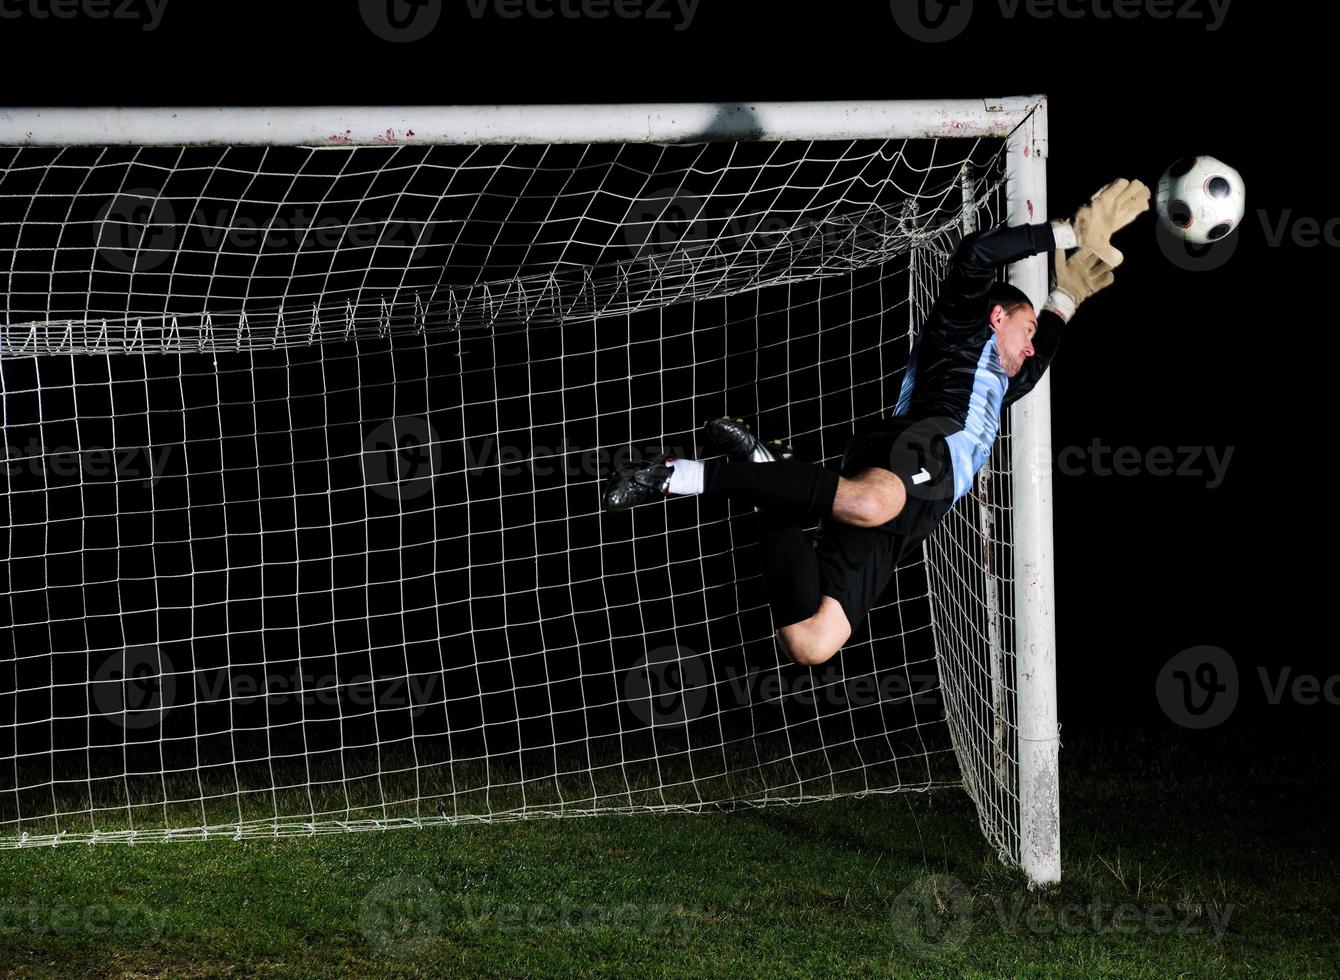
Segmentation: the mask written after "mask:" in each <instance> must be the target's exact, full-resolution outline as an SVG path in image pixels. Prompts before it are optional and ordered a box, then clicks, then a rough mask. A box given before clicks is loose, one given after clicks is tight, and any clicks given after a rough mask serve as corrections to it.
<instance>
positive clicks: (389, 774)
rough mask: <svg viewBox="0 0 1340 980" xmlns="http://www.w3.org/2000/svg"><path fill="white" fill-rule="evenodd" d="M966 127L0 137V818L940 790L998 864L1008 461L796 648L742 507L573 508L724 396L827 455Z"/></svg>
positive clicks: (882, 386)
mask: <svg viewBox="0 0 1340 980" xmlns="http://www.w3.org/2000/svg"><path fill="white" fill-rule="evenodd" d="M1001 158H1002V146H1001V143H1000V141H998V140H997V141H985V140H971V139H965V140H938V141H937V140H925V141H911V142H904V141H856V142H851V141H848V142H843V143H810V142H782V143H750V142H741V143H710V144H696V145H673V146H658V145H581V146H567V145H564V146H479V147H453V146H433V147H406V146H370V147H348V146H331V147H293V148H274V147H270V148H253V147H175V148H164V147H155V148H149V147H140V148H114V147H65V148H37V147H29V148H7V149H0V293H3V296H4V308H3V320H2V322H3V328H0V329H2V330H3V333H2V334H0V352H2V353H3V354H4V360H3V362H2V363H0V367H2V369H3V373H2V387H0V397H2V398H3V410H4V429H5V446H6V458H7V467H6V474H5V483H4V486H3V497H2V499H3V501H4V527H3V537H4V541H5V559H6V560H5V562H4V569H5V570H4V576H5V577H4V580H3V589H4V601H3V602H0V616H3V618H4V624H3V625H4V629H3V636H4V646H3V647H2V648H0V845H3V846H12V845H16V844H24V843H27V844H37V843H50V842H53V841H57V840H66V841H69V840H80V841H88V840H124V839H132V838H133V839H161V838H164V837H172V838H183V837H198V836H214V835H221V836H230V837H231V836H253V835H280V834H292V833H316V832H327V831H339V830H352V829H365V828H371V827H388V826H399V825H420V824H431V823H434V822H453V821H464V820H484V819H489V820H496V819H510V818H520V817H533V816H554V815H575V814H584V813H591V812H600V811H610V810H622V811H640V810H663V809H675V810H681V809H703V808H707V807H729V806H735V805H742V804H749V805H752V804H766V803H774V802H783V801H786V802H795V801H800V800H812V799H821V798H828V797H832V796H835V795H842V794H859V793H869V792H887V791H894V790H908V789H912V790H920V789H926V788H929V787H933V786H940V785H957V784H960V783H962V784H963V785H966V787H967V789H968V790H969V792H970V793H971V794H972V795H973V797H974V799H975V800H976V802H977V804H978V806H979V812H980V814H981V818H982V823H983V827H984V829H985V830H986V832H987V834H988V836H989V837H990V839H991V840H992V841H993V842H994V843H995V844H997V845H998V846H999V847H1000V848H1001V850H1002V853H1003V854H1005V855H1006V856H1011V857H1017V847H1018V845H1017V833H1018V832H1017V822H1018V817H1017V809H1018V803H1017V795H1016V791H1015V788H1014V787H1015V782H1016V776H1015V765H1016V763H1015V759H1016V751H1015V745H1014V718H1013V714H1012V712H1013V701H1014V678H1013V663H1014V661H1013V655H1012V648H1013V643H1012V640H1013V622H1012V618H1011V610H1012V592H1011V568H1012V565H1011V561H1010V558H1009V551H1008V548H1009V544H1008V538H1009V530H1010V513H1009V494H1008V490H1009V470H1008V466H1007V465H1006V463H1007V461H1008V454H1007V453H1006V454H1002V453H1001V452H999V451H998V452H997V454H996V459H995V460H993V463H992V466H993V471H992V472H993V476H991V477H990V478H989V479H984V480H982V481H981V482H980V485H979V488H978V492H977V493H976V494H974V495H973V496H972V497H970V498H968V499H966V500H964V501H961V502H960V504H959V505H958V507H957V508H956V509H955V512H954V513H953V515H951V517H950V519H949V521H948V522H947V523H946V526H945V527H943V528H941V529H940V530H939V531H938V532H937V533H936V535H935V537H934V538H933V539H932V541H931V542H930V543H929V544H928V546H927V556H928V561H926V562H917V563H915V564H913V565H911V566H908V567H907V568H904V569H903V570H901V571H900V573H899V575H898V577H897V579H896V581H895V582H894V583H893V585H892V586H891V587H890V590H889V592H888V594H887V595H886V596H885V601H884V602H883V603H882V604H881V605H880V606H878V607H877V608H876V609H875V610H874V611H873V612H872V613H871V615H870V617H869V619H868V620H867V622H866V624H864V625H863V626H862V627H861V628H860V629H859V630H858V631H857V633H856V634H855V635H854V636H853V638H852V640H851V642H850V643H849V644H848V646H847V648H846V649H845V650H844V651H843V652H842V654H841V655H840V656H839V657H838V658H837V659H836V660H835V661H833V662H832V663H831V664H830V665H829V666H827V667H825V668H820V669H814V670H809V669H803V668H798V667H795V666H792V665H790V664H788V663H785V662H784V661H783V660H782V659H779V655H778V651H777V650H776V648H775V646H774V642H773V640H772V636H771V634H772V627H771V622H770V619H769V615H768V611H767V606H766V603H765V602H764V599H763V594H762V587H761V582H760V580H759V578H758V576H757V571H756V567H755V562H756V555H755V553H754V552H755V535H754V528H753V523H752V522H753V519H754V518H753V515H752V513H750V512H747V511H741V512H739V513H731V512H730V511H729V510H728V508H727V507H725V506H723V505H717V504H713V503H711V502H706V501H701V500H696V499H687V500H677V501H672V502H670V503H669V504H668V505H667V506H664V507H646V508H640V509H638V510H636V511H634V512H633V513H632V514H631V516H630V515H618V516H608V515H604V514H602V513H601V511H600V486H601V482H602V475H603V473H604V472H605V471H606V470H607V469H608V466H609V464H610V463H611V462H612V461H613V460H616V459H617V458H618V457H619V456H620V455H621V454H626V453H629V452H637V453H644V454H645V453H650V452H653V451H656V450H659V449H661V448H662V447H664V448H667V449H671V450H675V449H677V450H680V451H681V452H682V453H683V454H685V455H689V454H694V455H696V454H698V450H699V448H700V447H699V446H698V445H697V442H698V427H699V426H700V424H701V423H702V422H703V421H704V420H705V419H707V418H710V417H713V416H715V415H722V414H732V415H742V416H745V417H748V418H750V419H751V420H753V421H754V422H755V424H756V425H757V426H758V428H759V430H760V431H761V432H762V433H763V434H764V435H765V436H767V437H768V438H785V439H787V440H789V441H791V442H792V443H794V445H795V446H796V448H797V451H798V453H799V454H800V455H801V456H804V457H809V458H814V459H823V460H826V461H830V462H835V461H836V459H837V458H838V457H839V456H840V455H841V452H842V449H843V445H844V443H845V441H846V438H847V437H848V435H849V434H850V432H851V428H852V425H853V423H854V422H857V421H859V420H862V419H868V418H871V417H873V416H876V415H880V414H887V413H888V412H889V411H890V410H891V409H892V406H893V404H894V403H895V402H896V400H897V394H898V390H899V384H900V381H901V375H902V369H903V367H904V366H905V363H906V360H907V355H908V351H909V348H910V341H911V337H912V331H913V330H914V328H915V327H916V326H917V325H918V324H919V323H920V321H921V319H922V318H923V317H924V315H925V313H926V311H927V310H928V309H929V305H930V303H931V301H932V300H933V298H934V294H935V289H936V282H937V280H938V277H939V275H940V274H941V273H942V272H943V268H944V263H945V260H946V258H947V256H948V255H949V254H950V252H951V251H952V249H953V247H954V245H955V244H956V242H957V240H958V238H959V237H960V236H961V234H962V228H963V223H964V221H965V220H967V219H968V218H970V217H971V216H972V215H976V216H977V217H978V219H979V220H981V221H983V222H989V221H997V220H1000V218H1001V208H1000V203H1001V181H1002V159H1001ZM968 175H971V179H968ZM937 659H938V670H937ZM946 719H947V721H946ZM955 753H957V759H956V758H955Z"/></svg>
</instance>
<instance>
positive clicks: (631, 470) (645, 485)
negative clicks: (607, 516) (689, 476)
mask: <svg viewBox="0 0 1340 980" xmlns="http://www.w3.org/2000/svg"><path fill="white" fill-rule="evenodd" d="M669 459H671V457H670V456H666V455H664V454H662V455H660V456H653V457H652V458H651V459H649V460H647V461H646V462H645V463H632V462H629V463H624V464H623V465H622V466H620V467H619V468H618V469H617V470H615V471H614V473H613V474H612V475H611V476H610V478H609V482H608V483H606V484H605V510H607V511H609V512H610V513H611V514H617V513H619V512H620V511H625V510H628V509H629V508H630V507H636V506H637V505H638V504H646V503H650V502H651V501H653V500H664V499H665V498H666V497H668V496H669V495H670V474H671V473H673V472H674V471H675V468H674V466H673V465H668V464H667V462H666V461H667V460H669Z"/></svg>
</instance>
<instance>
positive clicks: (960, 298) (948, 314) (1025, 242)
mask: <svg viewBox="0 0 1340 980" xmlns="http://www.w3.org/2000/svg"><path fill="white" fill-rule="evenodd" d="M1056 238H1057V233H1056V231H1055V229H1054V228H1053V226H1052V225H1050V224H1039V225H1015V226H1014V227H1012V228H1011V227H1007V226H1005V225H998V226H997V227H995V228H990V229H987V230H985V231H979V232H974V233H973V234H971V235H968V236H967V237H966V238H964V239H963V241H962V242H961V243H959V247H958V251H956V252H955V253H954V257H953V258H952V259H951V260H950V263H949V272H948V274H947V275H946V276H945V281H944V284H943V285H942V286H941V288H940V298H939V300H938V301H937V302H936V306H935V311H934V314H933V315H932V321H933V322H934V321H938V322H936V323H935V325H936V326H938V327H940V328H941V329H945V330H947V331H948V332H951V333H952V332H955V331H958V330H977V329H979V328H980V326H981V323H982V320H983V319H985V317H986V314H987V312H988V311H987V310H986V309H985V306H986V296H987V293H988V292H990V290H991V287H992V285H994V284H995V282H996V280H997V276H998V274H999V272H1000V267H1001V266H1002V265H1006V264H1008V263H1010V262H1016V261H1018V260H1019V259H1026V258H1028V257H1029V256H1030V255H1037V254H1038V253H1039V252H1050V251H1052V250H1053V249H1054V248H1056V246H1057V241H1056ZM1038 329H1039V330H1041V324H1039V326H1038Z"/></svg>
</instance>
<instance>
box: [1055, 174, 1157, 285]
mask: <svg viewBox="0 0 1340 980" xmlns="http://www.w3.org/2000/svg"><path fill="white" fill-rule="evenodd" d="M1148 210H1149V188H1148V187H1146V186H1145V185H1144V184H1143V183H1141V182H1140V181H1138V180H1126V179H1125V178H1124V177H1123V178H1121V179H1119V180H1114V181H1113V182H1112V183H1110V184H1108V185H1107V186H1106V187H1104V188H1103V189H1102V190H1100V191H1099V192H1098V193H1096V194H1094V196H1093V197H1091V198H1090V199H1089V203H1088V204H1086V205H1084V207H1082V208H1080V209H1079V210H1078V211H1077V212H1075V218H1074V222H1073V224H1074V227H1075V237H1076V239H1077V240H1078V242H1079V245H1080V247H1081V248H1084V247H1088V248H1091V249H1093V251H1094V252H1095V253H1096V254H1097V255H1098V257H1099V258H1100V259H1102V260H1103V261H1104V262H1105V263H1107V265H1108V267H1109V269H1115V268H1116V267H1117V266H1119V265H1121V263H1122V262H1123V261H1124V260H1125V258H1126V257H1125V256H1124V255H1122V254H1121V252H1119V251H1118V250H1117V249H1116V248H1114V247H1113V246H1112V236H1113V235H1115V234H1116V233H1117V232H1119V231H1120V230H1121V229H1123V228H1125V227H1126V226H1127V225H1129V224H1130V223H1131V222H1132V221H1134V220H1135V219H1136V218H1138V217H1139V216H1140V215H1142V214H1143V213H1144V212H1146V211H1148Z"/></svg>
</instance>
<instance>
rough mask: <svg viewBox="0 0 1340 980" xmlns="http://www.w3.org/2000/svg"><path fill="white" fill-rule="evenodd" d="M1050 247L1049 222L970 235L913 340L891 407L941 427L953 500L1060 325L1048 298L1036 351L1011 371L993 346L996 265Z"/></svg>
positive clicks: (1039, 368)
mask: <svg viewBox="0 0 1340 980" xmlns="http://www.w3.org/2000/svg"><path fill="white" fill-rule="evenodd" d="M1055 247H1056V234H1055V231H1054V230H1053V228H1052V226H1051V225H1050V224H1040V225H1018V226H1015V227H1013V228H1010V227H1006V226H1005V225H1001V226H999V227H996V228H992V229H989V230H986V231H980V232H976V233H974V234H971V235H968V236H967V237H966V238H964V239H963V241H962V243H960V245H959V247H958V250H957V251H956V252H955V254H954V257H953V259H952V260H951V261H950V265H949V270H948V274H947V275H946V277H945V280H944V284H943V286H942V287H941V290H940V296H939V299H937V300H936V302H935V306H934V307H933V308H932V310H931V314H930V316H929V317H928V318H927V320H926V323H925V325H924V326H923V327H922V330H921V333H920V334H919V335H918V337H917V340H916V342H915V344H914V347H913V351H912V357H911V360H910V362H909V363H908V366H907V371H906V373H905V374H904V376H903V386H902V391H901V392H900V394H899V397H898V406H897V408H896V409H895V410H894V415H895V417H902V418H908V419H915V420H918V421H921V420H927V421H933V422H934V425H935V428H936V429H937V430H938V431H940V432H941V433H942V434H943V435H944V437H945V441H946V443H947V444H948V446H949V454H950V460H951V463H952V468H953V475H954V495H953V499H954V500H958V499H959V498H960V497H962V496H963V495H964V494H966V493H967V492H968V491H969V490H970V489H971V487H972V480H973V476H974V475H975V474H976V473H977V471H978V470H979V469H981V468H982V465H983V464H984V463H985V462H986V461H987V459H988V458H990V456H991V447H992V445H993V444H994V442H995V440H996V434H997V433H998V432H999V431H1000V420H1001V413H1002V412H1003V411H1004V410H1005V409H1006V408H1008V407H1009V406H1010V405H1011V404H1012V403H1014V402H1015V401H1017V400H1018V399H1020V398H1022V397H1023V396H1024V395H1026V394H1028V393H1029V392H1030V391H1032V390H1033V386H1034V385H1036V384H1037V381H1038V379H1039V378H1041V377H1042V373H1043V372H1044V371H1046V370H1047V365H1048V364H1050V363H1051V360H1052V357H1053V356H1055V354H1056V349H1057V347H1059V346H1060V343H1061V334H1062V331H1063V328H1064V326H1065V321H1064V320H1063V319H1062V318H1061V316H1060V315H1059V314H1058V313H1057V312H1056V311H1055V310H1053V309H1051V308H1050V305H1048V306H1046V307H1044V308H1043V309H1041V310H1039V311H1038V329H1037V333H1036V334H1035V335H1034V337H1033V349H1034V351H1035V353H1034V354H1033V355H1032V356H1031V357H1028V358H1026V359H1025V360H1024V363H1023V366H1022V367H1021V368H1020V370H1019V373H1018V374H1016V375H1015V376H1014V377H1013V378H1011V377H1009V376H1008V375H1007V374H1006V373H1005V367H1004V366H1003V365H1002V364H1001V362H1000V357H999V355H998V353H997V350H996V334H995V331H993V330H992V329H991V320H990V317H991V304H990V303H989V301H988V299H987V296H988V293H989V292H990V290H991V287H992V285H993V284H994V283H995V282H996V281H997V274H998V271H999V269H1000V267H1001V266H1002V265H1005V264H1007V263H1010V262H1015V261H1018V260H1019V259H1024V258H1027V257H1029V256H1030V255H1036V254H1038V253H1039V252H1050V251H1052V250H1053V249H1055Z"/></svg>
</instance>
